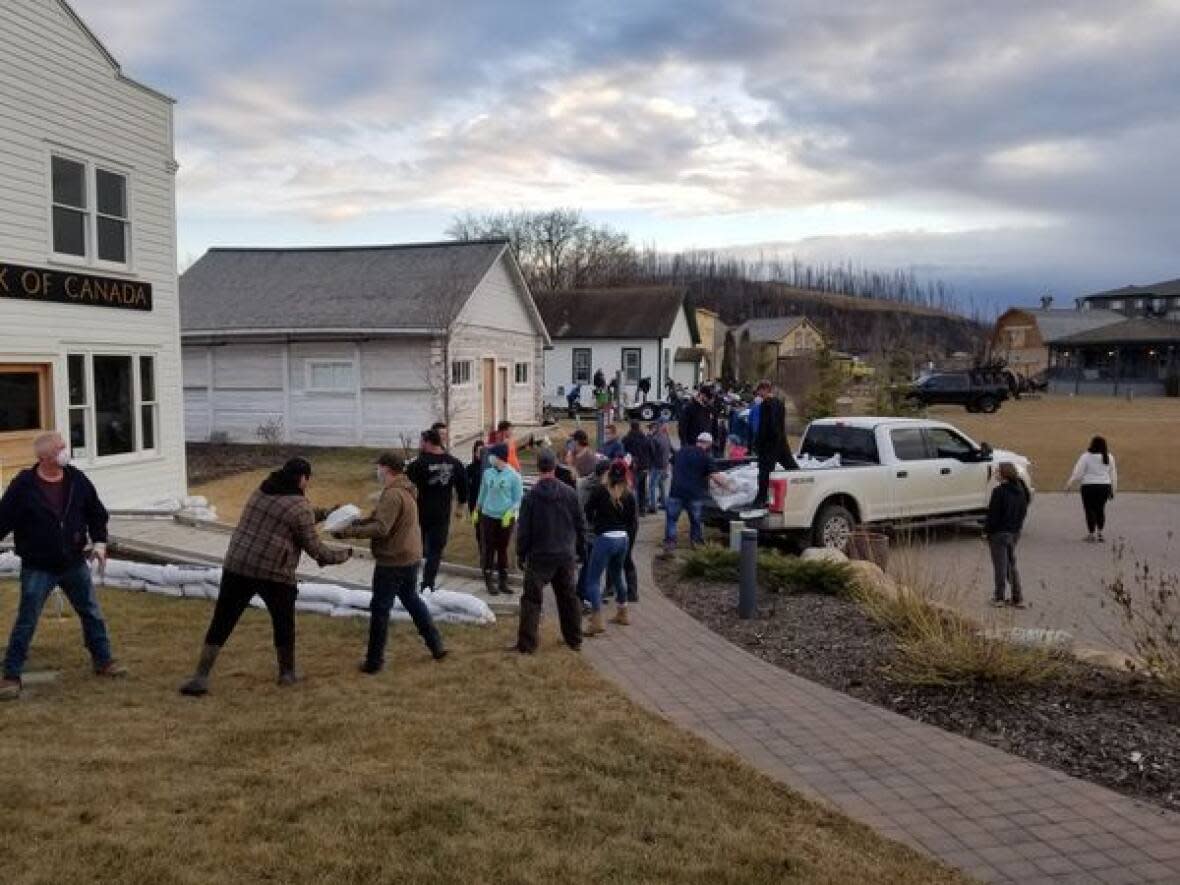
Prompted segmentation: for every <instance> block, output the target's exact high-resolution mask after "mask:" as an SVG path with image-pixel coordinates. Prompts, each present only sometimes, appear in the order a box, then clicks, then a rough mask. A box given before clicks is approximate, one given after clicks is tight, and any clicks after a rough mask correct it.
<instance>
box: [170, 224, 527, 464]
mask: <svg viewBox="0 0 1180 885" xmlns="http://www.w3.org/2000/svg"><path fill="white" fill-rule="evenodd" d="M180 291H181V315H182V337H183V342H184V406H185V435H186V438H187V439H188V440H189V441H192V442H203V441H207V440H210V439H225V440H227V441H230V442H240V443H258V442H263V441H275V442H278V441H281V442H288V443H302V444H307V445H322V446H331V445H363V446H377V447H379V446H394V445H400V444H402V443H403V442H408V443H409V444H415V443H417V440H418V434H419V433H420V432H421V431H422V430H424V429H425V428H427V427H429V426H430V425H431V424H432V423H433V422H435V421H446V422H447V423H448V424H449V425H450V428H451V438H452V440H453V441H455V442H458V441H460V440H463V439H466V438H470V437H474V436H475V435H476V434H477V433H480V432H481V431H484V430H487V429H488V428H489V427H494V426H495V424H496V423H498V422H499V421H501V420H505V419H507V420H510V421H513V422H514V423H517V424H524V425H527V424H538V423H540V418H541V390H542V384H543V378H542V374H543V371H544V360H543V357H542V351H543V349H544V348H545V347H546V346H548V344H549V338H548V335H547V334H546V332H545V326H544V324H543V323H542V321H541V317H540V314H539V313H538V312H537V307H536V305H535V304H534V303H533V299H532V295H531V294H530V293H529V289H528V286H527V285H526V284H525V281H524V278H523V277H522V276H521V273H520V268H519V267H518V266H517V264H516V259H515V258H514V257H513V255H512V251H511V249H509V247H508V244H507V242H506V241H504V240H483V241H478V240H477V241H470V242H445V243H414V244H407V245H394V246H362V247H338V248H337V247H328V248H296V249H210V250H209V251H208V252H206V253H205V255H204V256H203V257H202V258H201V259H200V260H199V261H197V263H196V264H194V265H193V266H192V267H190V268H189V269H188V270H187V271H186V272H185V273H184V275H183V276H182V277H181V281H180Z"/></svg>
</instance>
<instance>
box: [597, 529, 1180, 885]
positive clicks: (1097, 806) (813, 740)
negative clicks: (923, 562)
mask: <svg viewBox="0 0 1180 885" xmlns="http://www.w3.org/2000/svg"><path fill="white" fill-rule="evenodd" d="M643 534H644V535H645V536H648V535H650V536H652V537H654V535H655V526H654V524H653V522H647V523H645V525H644V530H643ZM641 546H642V551H637V555H636V557H635V561H636V565H637V566H638V567H639V570H640V582H641V585H642V589H641V600H642V602H641V604H640V605H638V606H636V607H635V609H634V616H633V624H632V626H630V627H627V628H619V627H610V629H609V630H608V632H607V634H606V635H605V636H602V637H597V638H595V639H592V640H587V642H586V646H585V653H586V657H587V658H588V659H589V660H590V661H591V662H592V663H593V664H594V666H595V667H596V668H597V669H599V670H600V671H601V672H602V673H603V674H605V675H606V676H607V677H609V678H610V679H612V680H613V681H615V682H616V683H618V684H619V685H620V686H621V687H622V688H623V689H624V690H625V691H627V693H628V694H630V695H631V697H633V698H634V699H635V700H636V701H638V702H639V703H641V704H643V705H644V706H646V707H648V708H649V709H651V710H653V711H656V712H658V713H660V714H661V715H663V716H665V717H666V718H668V719H670V720H671V721H673V722H675V723H677V724H678V725H681V726H683V727H684V728H687V729H689V730H690V731H693V732H696V733H697V734H699V735H701V736H702V737H704V738H706V739H707V740H709V741H710V742H712V743H713V744H715V745H716V746H718V747H721V748H723V749H726V750H730V751H732V752H734V753H737V754H738V755H739V756H741V757H743V758H744V759H745V760H747V761H748V762H750V763H751V764H752V765H754V766H755V767H756V768H758V769H760V770H761V771H763V772H764V773H766V774H768V775H770V776H771V777H774V778H776V779H777V780H780V781H782V782H783V783H785V784H787V785H788V786H790V787H792V788H794V789H796V790H798V791H799V792H801V793H804V794H806V795H808V796H810V797H811V798H814V799H819V800H822V801H825V802H827V803H829V804H831V805H834V806H835V807H837V808H839V809H840V810H841V811H843V812H844V813H846V814H848V815H849V816H851V817H853V818H855V819H857V820H859V821H861V822H863V823H865V824H868V825H869V826H871V827H873V828H874V829H876V830H877V831H878V832H880V833H882V834H883V835H885V836H887V837H890V838H893V839H897V840H898V841H901V842H904V843H907V844H909V845H911V846H913V847H914V848H917V849H918V850H921V851H924V852H926V853H928V854H931V855H933V856H935V857H937V858H938V859H940V860H942V861H943V862H945V863H947V864H948V865H950V866H953V867H957V868H959V869H962V870H963V871H965V872H966V873H968V874H970V875H973V876H976V877H978V878H980V879H982V880H985V881H990V882H1012V883H1022V885H1024V883H1040V882H1069V883H1083V882H1084V883H1117V882H1125V883H1139V882H1180V815H1175V814H1172V813H1169V812H1166V811H1163V810H1161V809H1158V808H1156V807H1154V806H1151V805H1147V804H1145V803H1142V802H1136V801H1134V800H1131V799H1128V798H1125V797H1123V796H1120V795H1119V794H1117V793H1114V792H1111V791H1110V790H1107V789H1104V788H1102V787H1098V786H1094V785H1092V784H1089V783H1086V782H1085V781H1081V780H1077V779H1075V778H1072V777H1069V776H1067V775H1064V774H1060V773H1058V772H1056V771H1053V770H1051V769H1048V768H1045V767H1043V766H1040V765H1036V764H1034V763H1031V762H1027V761H1025V760H1023V759H1020V758H1018V757H1015V756H1012V755H1009V754H1007V753H1004V752H1002V751H1000V750H996V749H993V748H991V747H988V746H985V745H983V744H979V743H975V742H974V741H970V740H968V739H966V738H962V737H959V736H957V735H953V734H950V733H949V732H945V731H942V730H941V729H938V728H935V727H933V726H930V725H924V724H922V723H919V722H915V721H913V720H911V719H907V718H905V717H904V716H899V715H897V714H896V713H893V712H890V711H888V710H885V709H882V708H879V707H874V706H872V705H870V704H866V703H863V702H862V701H859V700H856V699H855V698H851V697H849V696H848V695H844V694H841V693H839V692H835V691H832V690H831V689H828V688H825V687H823V686H821V685H818V684H816V683H814V682H810V681H808V680H806V679H802V678H799V677H796V676H793V675H792V674H790V673H788V672H786V671H784V670H782V669H779V668H778V667H775V666H772V665H771V664H768V663H766V662H764V661H762V660H760V659H758V658H756V657H754V656H753V655H750V654H749V653H747V652H745V651H743V650H742V649H740V648H738V647H737V646H735V645H733V644H731V643H730V642H728V641H726V640H725V639H722V638H721V637H720V636H718V635H717V634H715V633H713V632H711V631H710V630H709V629H707V628H706V627H704V626H702V625H701V624H700V623H699V622H697V621H696V620H694V619H693V618H692V617H690V616H689V615H687V614H685V613H684V612H683V611H681V610H680V609H679V608H677V607H676V606H675V605H674V604H673V603H671V602H670V601H668V600H667V599H665V598H664V597H663V596H661V595H660V594H659V593H658V591H656V590H655V589H654V582H653V580H652V575H651V556H650V554H651V552H653V550H654V547H653V546H652V545H651V544H650V543H642V542H641ZM640 552H642V555H640ZM735 595H736V589H735Z"/></svg>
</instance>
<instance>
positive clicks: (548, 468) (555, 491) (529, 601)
mask: <svg viewBox="0 0 1180 885" xmlns="http://www.w3.org/2000/svg"><path fill="white" fill-rule="evenodd" d="M556 467H557V456H556V455H555V454H554V453H553V452H552V450H550V449H542V450H541V452H540V453H538V455H537V470H538V471H539V472H540V474H541V476H540V478H539V479H538V480H537V482H536V484H535V485H534V486H533V488H532V491H530V492H529V493H528V494H527V495H526V496H525V498H524V501H523V502H522V503H521V506H520V518H519V520H518V521H517V527H516V556H517V559H518V560H519V564H520V567H521V568H522V569H523V570H524V593H523V594H522V595H521V598H520V629H519V632H518V633H517V638H516V645H514V646H513V650H514V651H518V652H520V653H521V654H532V653H533V652H535V651H536V650H537V643H538V639H537V630H538V627H539V626H540V622H541V608H542V605H543V602H544V590H545V585H546V584H550V583H551V584H553V595H554V597H555V598H556V599H557V615H558V619H559V620H560V622H561V637H562V639H564V640H565V644H566V645H568V646H569V647H570V648H572V649H574V650H575V651H577V650H578V649H579V648H581V647H582V611H581V606H580V605H579V604H578V596H577V583H578V576H577V563H578V562H579V561H580V560H581V559H582V556H583V551H584V550H585V547H586V520H585V517H584V516H583V515H582V508H581V507H579V506H578V495H577V493H576V492H575V491H574V490H573V489H571V488H570V487H569V486H567V485H565V484H564V483H562V482H561V480H559V479H557V477H556V476H555V475H554V469H555V468H556Z"/></svg>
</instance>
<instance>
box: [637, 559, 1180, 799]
mask: <svg viewBox="0 0 1180 885" xmlns="http://www.w3.org/2000/svg"><path fill="white" fill-rule="evenodd" d="M655 571H656V579H657V581H658V582H659V584H660V587H661V589H662V590H663V592H664V593H665V594H666V595H667V596H668V598H670V599H671V600H672V601H674V602H675V603H676V604H677V605H679V606H680V607H681V608H683V609H684V610H685V611H686V612H688V613H689V614H691V615H692V616H693V617H695V618H696V619H697V620H699V621H701V622H702V623H704V624H705V625H706V626H708V627H709V628H710V629H711V630H713V631H714V632H716V633H719V634H720V635H722V636H724V637H725V638H726V639H728V640H730V641H731V642H733V643H736V644H737V645H739V646H741V647H742V648H744V649H746V650H747V651H749V652H751V653H752V654H755V655H757V656H758V657H760V658H762V659H763V660H765V661H768V662H769V663H771V664H774V665H775V666H778V667H782V668H783V669H785V670H789V671H791V672H792V673H795V674H797V675H799V676H802V677H804V678H806V679H811V680H812V681H814V682H818V683H820V684H822V685H826V686H828V687H829V688H833V689H836V690H837V691H842V692H845V693H846V694H849V695H852V696H853V697H856V698H860V699H861V700H864V701H867V702H869V703H872V704H876V705H878V706H881V707H885V708H887V709H889V710H893V711H894V712H896V713H900V714H902V715H903V716H908V717H910V718H911V719H916V720H918V721H920V722H926V723H929V724H931V725H935V726H938V727H939V728H943V729H946V730H947V731H951V732H954V733H956V734H960V735H964V736H965V737H969V738H972V739H974V740H977V741H981V742H982V743H985V744H990V745H991V746H993V747H997V748H999V749H1001V750H1005V751H1007V752H1010V753H1013V754H1015V755H1017V756H1023V757H1024V758H1026V759H1029V760H1031V761H1033V762H1037V763H1039V764H1042V765H1046V766H1048V767H1050V768H1055V769H1057V770H1058V771H1062V772H1065V773H1066V774H1070V775H1073V776H1075V777H1079V778H1083V779H1085V780H1088V781H1091V782H1093V783H1096V784H1101V785H1102V786H1105V787H1109V788H1110V789H1113V790H1117V791H1118V792H1120V793H1125V794H1127V795H1129V796H1133V797H1135V798H1137V799H1143V800H1146V801H1150V802H1154V803H1156V804H1158V805H1161V806H1163V807H1165V808H1169V809H1172V810H1180V702H1178V701H1177V700H1176V699H1175V698H1168V697H1165V696H1163V695H1161V694H1160V693H1158V692H1157V691H1156V690H1155V689H1154V688H1153V687H1152V686H1150V685H1149V684H1147V683H1146V682H1145V681H1144V680H1142V679H1140V678H1137V677H1135V676H1133V675H1132V674H1124V673H1117V672H1113V671H1110V670H1106V669H1103V668H1099V667H1094V666H1090V665H1085V664H1070V665H1068V669H1067V671H1066V675H1065V677H1064V678H1063V679H1061V680H1059V681H1054V682H1052V683H1046V684H1044V685H1037V686H1015V687H1014V686H996V685H989V684H977V685H971V686H960V687H928V686H913V685H906V684H903V683H900V682H897V681H894V680H893V679H891V678H890V676H889V672H888V671H889V664H890V661H891V659H892V657H893V653H894V642H893V638H892V636H891V634H889V633H888V632H887V631H886V630H885V629H883V628H882V627H881V626H879V625H878V624H877V623H876V622H874V621H873V620H871V619H870V618H869V617H868V616H867V615H865V614H864V612H863V611H862V610H861V609H860V607H859V606H858V605H857V604H856V603H855V602H853V601H851V600H846V599H840V598H836V597H831V596H819V595H814V594H798V595H777V594H766V593H763V594H762V595H761V597H760V604H759V610H758V614H757V617H755V618H753V619H751V620H749V621H743V620H741V619H739V618H738V616H737V608H736V605H737V598H736V597H737V592H736V589H735V587H734V586H733V585H732V584H710V583H702V582H695V581H686V580H683V579H681V578H680V577H679V574H678V571H677V565H676V564H675V563H668V562H664V561H660V560H658V559H657V561H656V563H655ZM1136 753H1138V754H1142V758H1141V759H1140V760H1139V761H1138V762H1135V761H1132V754H1136Z"/></svg>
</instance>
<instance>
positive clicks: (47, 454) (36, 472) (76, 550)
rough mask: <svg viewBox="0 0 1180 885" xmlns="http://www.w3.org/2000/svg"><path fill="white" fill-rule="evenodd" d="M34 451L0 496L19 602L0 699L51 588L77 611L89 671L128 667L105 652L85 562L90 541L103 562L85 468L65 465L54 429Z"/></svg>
mask: <svg viewBox="0 0 1180 885" xmlns="http://www.w3.org/2000/svg"><path fill="white" fill-rule="evenodd" d="M33 451H34V453H35V454H36V456H37V464H36V465H35V466H33V467H30V468H29V469H27V470H23V471H21V472H20V473H18V474H17V475H16V477H15V478H14V479H13V480H12V482H11V483H10V484H9V486H8V490H7V491H6V492H5V493H4V497H3V499H0V540H3V539H4V538H5V537H7V536H8V534H9V533H10V532H12V533H14V534H15V541H16V555H17V556H19V557H20V560H21V571H20V607H19V609H18V611H17V615H16V622H15V623H14V624H13V625H12V633H11V634H10V636H9V637H8V651H7V653H6V654H5V657H4V676H3V680H2V681H0V700H14V699H15V698H18V697H20V692H21V673H22V671H23V670H24V666H25V659H26V657H27V656H28V653H29V645H30V644H31V643H32V641H33V634H34V632H35V631H36V629H37V621H38V620H39V619H40V617H41V609H42V608H44V607H45V601H46V600H47V599H48V598H49V594H50V593H52V592H53V589H54V588H55V587H61V589H62V591H63V592H64V593H65V595H66V598H67V599H68V600H69V601H70V605H72V606H73V607H74V611H76V612H77V613H78V619H79V620H80V621H81V622H82V637H83V639H84V640H85V642H86V648H87V649H88V650H89V651H90V657H91V661H92V663H93V665H94V672H95V673H96V674H97V675H99V676H123V675H126V673H127V671H126V669H125V668H124V667H122V666H121V665H120V664H118V663H117V662H116V661H115V660H114V658H112V657H111V643H110V639H109V638H108V637H107V627H106V622H105V621H104V620H103V616H102V610H101V609H100V608H99V606H98V597H97V596H96V595H95V592H94V582H93V581H92V579H91V577H90V569H89V567H88V566H87V564H86V546H87V544H88V543H93V545H94V547H93V555H94V558H95V559H97V560H98V563H99V566H100V568H101V567H104V566H105V565H106V558H107V511H106V508H105V507H103V506H102V502H101V501H100V500H99V499H98V492H97V491H96V490H95V488H94V486H93V484H91V482H90V480H89V479H87V477H86V475H85V474H84V473H82V471H81V470H78V469H77V468H74V467H71V466H70V452H69V449H67V448H66V444H65V440H63V439H62V437H61V434H58V433H46V434H42V435H41V436H39V437H38V438H37V440H36V441H35V442H34V443H33Z"/></svg>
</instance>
